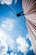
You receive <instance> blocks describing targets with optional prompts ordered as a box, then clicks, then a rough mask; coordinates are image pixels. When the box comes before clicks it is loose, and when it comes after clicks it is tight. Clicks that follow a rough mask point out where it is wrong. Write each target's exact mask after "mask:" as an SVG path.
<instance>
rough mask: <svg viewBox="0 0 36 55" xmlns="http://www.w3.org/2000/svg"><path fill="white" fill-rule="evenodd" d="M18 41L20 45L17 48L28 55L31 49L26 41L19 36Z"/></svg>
mask: <svg viewBox="0 0 36 55" xmlns="http://www.w3.org/2000/svg"><path fill="white" fill-rule="evenodd" d="M16 41H17V44H19V45H18V47H17V48H18V50H19V51H21V52H23V53H25V54H26V52H28V47H29V45H28V43H27V42H26V40H25V39H24V38H22V37H20V36H19V37H18V38H17V40H16Z"/></svg>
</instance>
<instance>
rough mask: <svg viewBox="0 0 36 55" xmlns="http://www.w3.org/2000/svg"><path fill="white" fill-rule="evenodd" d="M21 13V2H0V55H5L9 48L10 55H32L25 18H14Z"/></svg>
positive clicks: (5, 0)
mask: <svg viewBox="0 0 36 55" xmlns="http://www.w3.org/2000/svg"><path fill="white" fill-rule="evenodd" d="M21 11H22V0H21V1H20V0H0V44H1V45H0V48H2V47H1V46H4V49H0V54H3V55H4V54H6V55H7V53H6V52H7V51H8V47H9V50H12V53H11V54H10V55H14V52H15V55H31V54H32V55H33V51H32V45H31V42H30V40H29V35H28V30H27V27H26V20H25V16H20V17H17V16H16V14H17V13H19V12H21ZM25 43H26V44H25ZM3 50H4V51H3Z"/></svg>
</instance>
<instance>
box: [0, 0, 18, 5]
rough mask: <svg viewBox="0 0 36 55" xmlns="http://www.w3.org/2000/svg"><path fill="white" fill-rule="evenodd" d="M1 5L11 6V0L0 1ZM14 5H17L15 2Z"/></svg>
mask: <svg viewBox="0 0 36 55" xmlns="http://www.w3.org/2000/svg"><path fill="white" fill-rule="evenodd" d="M0 2H1V4H7V5H10V4H12V2H13V0H0ZM14 3H17V0H15V2H14Z"/></svg>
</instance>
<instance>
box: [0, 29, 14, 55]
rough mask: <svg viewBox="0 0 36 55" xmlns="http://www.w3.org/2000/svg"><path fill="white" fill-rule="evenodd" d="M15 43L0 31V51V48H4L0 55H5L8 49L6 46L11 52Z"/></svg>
mask: <svg viewBox="0 0 36 55" xmlns="http://www.w3.org/2000/svg"><path fill="white" fill-rule="evenodd" d="M14 44H15V41H14V40H13V39H11V37H10V36H9V35H8V34H7V33H5V32H4V31H3V30H0V49H1V46H4V47H5V48H4V49H3V52H1V53H0V54H1V55H4V54H6V51H7V49H8V46H9V47H10V48H11V49H12V50H13V49H14V46H15V45H14Z"/></svg>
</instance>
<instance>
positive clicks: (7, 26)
mask: <svg viewBox="0 0 36 55" xmlns="http://www.w3.org/2000/svg"><path fill="white" fill-rule="evenodd" d="M14 25H15V20H12V19H6V20H5V21H3V23H2V27H3V28H5V29H6V30H8V31H11V30H13V29H14Z"/></svg>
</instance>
